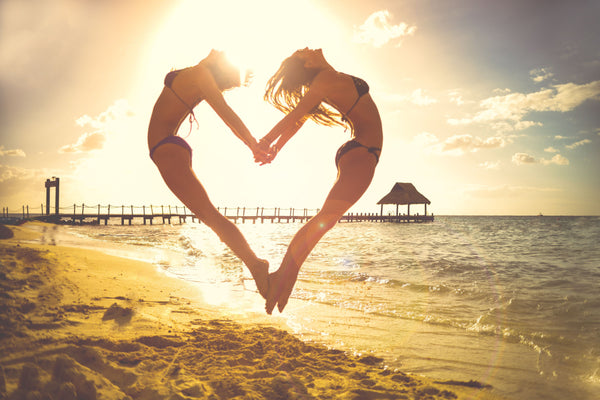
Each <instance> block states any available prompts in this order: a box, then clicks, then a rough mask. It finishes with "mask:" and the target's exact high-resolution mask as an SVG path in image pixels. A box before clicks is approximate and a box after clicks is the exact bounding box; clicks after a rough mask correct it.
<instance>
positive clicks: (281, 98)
mask: <svg viewBox="0 0 600 400" xmlns="http://www.w3.org/2000/svg"><path fill="white" fill-rule="evenodd" d="M318 73H319V70H318V69H311V68H306V67H305V66H304V61H302V60H301V59H299V58H298V57H295V56H293V55H292V56H290V57H288V58H286V59H285V60H283V62H282V63H281V66H280V67H279V69H278V70H277V72H275V74H273V76H272V77H271V78H270V79H269V81H268V82H267V87H266V90H265V95H264V99H265V101H267V102H268V103H270V104H272V105H273V106H274V107H275V108H277V109H278V110H280V111H282V112H284V113H286V114H287V113H289V112H290V111H292V110H293V109H294V108H295V107H296V106H297V105H298V103H299V102H300V100H301V99H302V97H304V95H305V94H306V92H307V91H308V89H309V87H310V84H311V83H312V81H313V79H314V78H315V77H316V76H317V74H318ZM304 119H312V120H313V121H314V122H316V123H318V124H321V125H325V126H334V125H338V126H345V124H344V123H343V122H342V120H341V114H340V113H339V112H337V111H336V110H335V109H333V108H332V107H329V106H327V105H326V104H324V103H320V104H319V105H318V106H316V107H315V108H313V109H312V110H311V111H310V112H309V114H308V115H306V116H305V117H304Z"/></svg>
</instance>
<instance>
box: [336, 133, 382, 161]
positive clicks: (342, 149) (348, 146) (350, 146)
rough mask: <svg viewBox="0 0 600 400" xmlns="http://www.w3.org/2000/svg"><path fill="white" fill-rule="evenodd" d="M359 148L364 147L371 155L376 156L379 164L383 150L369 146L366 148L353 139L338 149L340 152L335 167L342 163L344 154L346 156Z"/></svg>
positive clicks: (337, 154)
mask: <svg viewBox="0 0 600 400" xmlns="http://www.w3.org/2000/svg"><path fill="white" fill-rule="evenodd" d="M357 147H364V148H365V149H367V151H368V152H369V153H371V154H373V155H374V156H375V159H376V160H377V162H379V153H380V152H381V148H379V147H368V146H365V145H364V144H362V143H360V142H359V141H358V140H356V139H352V140H349V141H347V142H346V143H344V144H343V145H341V146H340V148H339V149H338V151H337V153H336V155H335V166H336V167H337V166H338V164H339V163H340V158H342V156H343V155H344V154H346V153H347V152H349V151H350V150H352V149H356V148H357Z"/></svg>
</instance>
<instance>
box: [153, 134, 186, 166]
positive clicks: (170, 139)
mask: <svg viewBox="0 0 600 400" xmlns="http://www.w3.org/2000/svg"><path fill="white" fill-rule="evenodd" d="M166 143H172V144H176V145H177V146H180V147H183V148H184V149H186V150H187V151H188V152H189V153H190V160H191V159H192V148H191V147H190V145H189V144H188V142H186V141H185V139H184V138H182V137H181V136H167V137H166V138H164V139H163V140H161V141H160V142H158V143H157V144H156V145H155V146H154V147H153V148H152V149H150V158H151V159H152V161H154V159H153V158H152V156H153V155H154V152H155V151H156V149H157V148H159V147H160V146H162V145H163V144H166Z"/></svg>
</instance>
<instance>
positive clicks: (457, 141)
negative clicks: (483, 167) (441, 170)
mask: <svg viewBox="0 0 600 400" xmlns="http://www.w3.org/2000/svg"><path fill="white" fill-rule="evenodd" d="M509 142H510V141H509V140H508V139H505V138H503V137H500V136H493V137H488V138H485V139H482V138H480V137H477V136H472V135H454V136H451V137H449V138H448V139H446V140H445V141H444V143H443V144H442V147H441V151H442V152H454V153H458V154H459V155H460V154H464V153H474V152H476V151H479V150H481V149H495V148H501V147H504V146H506V144H507V143H509Z"/></svg>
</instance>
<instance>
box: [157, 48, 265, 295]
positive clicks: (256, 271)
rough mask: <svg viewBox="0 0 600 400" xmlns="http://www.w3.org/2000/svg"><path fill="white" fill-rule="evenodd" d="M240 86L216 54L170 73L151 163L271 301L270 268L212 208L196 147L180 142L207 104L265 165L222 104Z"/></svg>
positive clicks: (222, 57)
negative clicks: (184, 127) (196, 166)
mask: <svg viewBox="0 0 600 400" xmlns="http://www.w3.org/2000/svg"><path fill="white" fill-rule="evenodd" d="M240 85H241V82H240V72H239V69H237V68H235V67H234V66H233V65H232V64H231V63H230V62H228V61H227V59H226V57H225V55H224V54H223V53H222V52H220V51H215V50H212V51H211V52H210V54H209V55H208V56H207V57H206V58H205V59H203V60H202V61H200V62H199V63H198V64H197V65H194V66H192V67H188V68H184V69H180V70H176V71H171V72H169V73H168V74H167V76H166V77H165V86H164V88H163V90H162V92H161V94H160V96H159V97H158V99H157V100H156V103H155V105H154V110H153V111H152V116H151V118H150V125H149V127H148V148H149V149H150V158H151V159H152V161H154V163H155V164H156V166H157V167H158V170H159V171H160V174H161V175H162V177H163V179H164V181H165V183H166V184H167V186H168V187H169V189H171V191H172V192H173V193H174V194H175V195H176V196H177V198H178V199H179V200H181V202H182V203H183V204H184V205H185V206H186V207H187V208H188V209H189V210H190V211H191V212H193V213H194V215H195V216H196V217H197V218H198V219H199V220H200V221H202V222H204V223H205V224H206V225H207V226H208V227H210V228H211V229H212V230H213V231H214V232H215V233H216V234H217V235H218V236H219V238H220V239H221V240H222V241H223V242H224V243H225V244H226V245H227V246H229V248H231V250H232V251H233V252H234V253H235V255H236V256H238V257H239V258H240V259H241V260H242V261H243V262H244V264H246V266H247V267H248V269H249V270H250V273H251V274H252V277H253V278H254V280H255V282H256V287H257V288H258V291H259V293H260V294H261V295H262V296H263V297H266V294H267V291H268V269H269V264H268V262H267V261H265V260H262V259H260V258H258V257H257V256H256V254H254V252H253V251H252V249H251V248H250V246H249V245H248V242H246V239H245V238H244V236H243V235H242V233H241V232H240V230H239V229H238V228H237V226H236V225H235V224H234V223H232V222H231V221H230V220H229V219H227V218H226V217H225V216H223V215H222V214H221V213H219V211H218V210H217V209H216V208H215V207H214V206H213V204H212V203H211V201H210V199H209V198H208V195H207V193H206V190H205V189H204V187H203V186H202V184H201V183H200V180H199V179H198V177H197V176H196V174H195V173H194V170H193V169H192V149H191V147H190V146H189V144H188V143H187V142H186V141H185V140H184V139H183V138H182V137H180V136H177V131H178V130H179V127H180V125H181V124H182V122H183V121H184V120H185V119H186V117H187V116H188V115H189V120H190V124H192V121H196V118H195V116H194V110H193V109H194V107H195V106H196V105H198V103H200V102H201V101H202V100H204V101H206V102H207V103H208V104H209V105H210V106H211V107H212V108H213V110H214V111H215V112H216V113H217V114H218V115H219V117H221V119H222V120H223V122H225V124H226V125H227V126H228V127H229V129H231V131H232V132H233V133H234V134H235V135H236V136H237V137H238V138H239V139H240V140H241V141H242V142H243V143H244V144H245V145H246V146H248V147H249V148H250V150H251V151H252V153H253V154H254V158H255V160H258V161H263V162H266V161H267V160H268V156H267V155H266V153H265V152H264V151H263V150H261V149H260V148H259V146H258V143H257V142H256V140H255V139H254V137H253V136H252V135H251V134H250V131H249V130H248V128H247V127H246V126H245V125H244V123H243V122H242V120H241V119H240V117H238V115H237V114H236V113H235V112H234V111H233V110H232V109H231V107H229V105H228V104H227V102H226V101H225V99H224V98H223V93H222V92H223V91H225V90H228V89H232V88H235V87H238V86H240ZM196 123H197V121H196ZM190 129H191V127H190Z"/></svg>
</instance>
